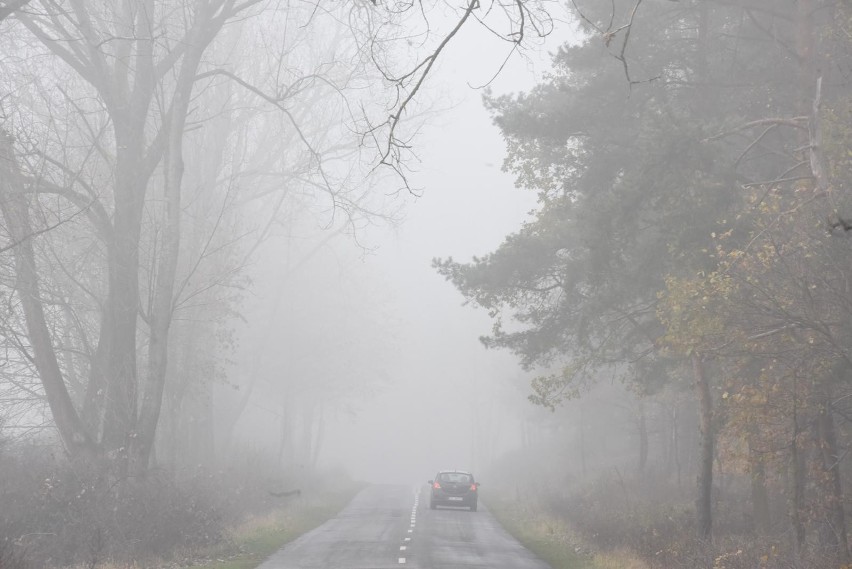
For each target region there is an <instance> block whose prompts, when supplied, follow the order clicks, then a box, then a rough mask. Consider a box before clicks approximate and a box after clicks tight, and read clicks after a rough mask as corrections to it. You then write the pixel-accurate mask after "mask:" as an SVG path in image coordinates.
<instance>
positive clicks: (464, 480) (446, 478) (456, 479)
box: [438, 472, 472, 484]
mask: <svg viewBox="0 0 852 569" xmlns="http://www.w3.org/2000/svg"><path fill="white" fill-rule="evenodd" d="M471 478H472V477H471V476H470V474H464V473H462V472H442V473H441V474H440V475H438V480H440V481H441V482H452V483H454V484H470V483H471Z"/></svg>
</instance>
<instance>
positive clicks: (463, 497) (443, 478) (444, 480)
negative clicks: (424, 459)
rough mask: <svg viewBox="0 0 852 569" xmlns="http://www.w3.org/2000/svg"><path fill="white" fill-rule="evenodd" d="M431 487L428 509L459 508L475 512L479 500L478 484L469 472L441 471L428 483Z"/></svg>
mask: <svg viewBox="0 0 852 569" xmlns="http://www.w3.org/2000/svg"><path fill="white" fill-rule="evenodd" d="M429 485H430V486H431V487H432V490H431V495H430V497H429V507H430V508H432V509H433V510H434V509H435V508H437V507H438V506H460V507H463V508H470V511H471V512H475V511H476V503H477V501H478V500H479V482H476V481H475V480H474V479H473V474H471V473H470V472H462V471H460V470H442V471H441V472H439V473H438V474H436V475H435V479H434V480H430V481H429Z"/></svg>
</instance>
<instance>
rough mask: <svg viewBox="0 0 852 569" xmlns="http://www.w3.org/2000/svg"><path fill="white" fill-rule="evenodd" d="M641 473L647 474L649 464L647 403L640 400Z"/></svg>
mask: <svg viewBox="0 0 852 569" xmlns="http://www.w3.org/2000/svg"><path fill="white" fill-rule="evenodd" d="M638 421H639V472H640V473H641V472H645V467H646V466H647V464H648V422H647V419H646V417H645V403H644V402H643V401H642V398H641V397H640V398H639V409H638Z"/></svg>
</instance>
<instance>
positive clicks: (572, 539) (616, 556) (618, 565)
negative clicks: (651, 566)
mask: <svg viewBox="0 0 852 569" xmlns="http://www.w3.org/2000/svg"><path fill="white" fill-rule="evenodd" d="M487 505H488V509H489V510H490V511H491V513H492V514H493V515H494V517H495V518H497V521H499V522H500V525H502V526H503V528H504V529H505V530H506V531H507V532H509V533H510V534H511V535H512V536H514V537H515V539H517V540H518V541H520V542H521V544H523V545H524V547H526V548H527V549H529V550H530V551H532V552H533V553H535V554H536V555H538V556H539V557H540V558H541V559H543V560H544V561H546V562H547V563H548V564H549V565H550V566H551V567H553V569H648V566H647V565H646V564H645V563H644V562H642V561H641V560H638V559H636V558H635V557H633V556H631V555H630V554H629V553H627V552H622V551H612V552H605V553H589V552H588V551H587V548H586V547H584V545H583V544H582V541H581V540H580V539H579V538H578V537H577V536H576V535H575V534H574V532H572V531H571V528H570V527H569V526H568V524H567V523H566V522H565V521H564V520H562V519H559V518H558V517H556V516H554V515H552V514H549V513H547V512H543V511H540V510H536V509H534V508H532V507H530V506H528V505H525V504H520V503H518V502H516V501H509V500H503V499H500V498H497V499H494V498H489V499H488V502H487Z"/></svg>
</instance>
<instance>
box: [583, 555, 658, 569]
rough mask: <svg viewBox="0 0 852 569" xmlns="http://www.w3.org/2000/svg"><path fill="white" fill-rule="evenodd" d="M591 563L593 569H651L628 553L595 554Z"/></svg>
mask: <svg viewBox="0 0 852 569" xmlns="http://www.w3.org/2000/svg"><path fill="white" fill-rule="evenodd" d="M592 562H593V563H594V567H595V569H651V566H650V565H648V564H647V563H645V562H644V561H642V560H641V559H637V558H636V556H635V555H632V554H631V553H630V552H628V551H611V552H608V553H597V554H595V556H594V558H593V560H592Z"/></svg>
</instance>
